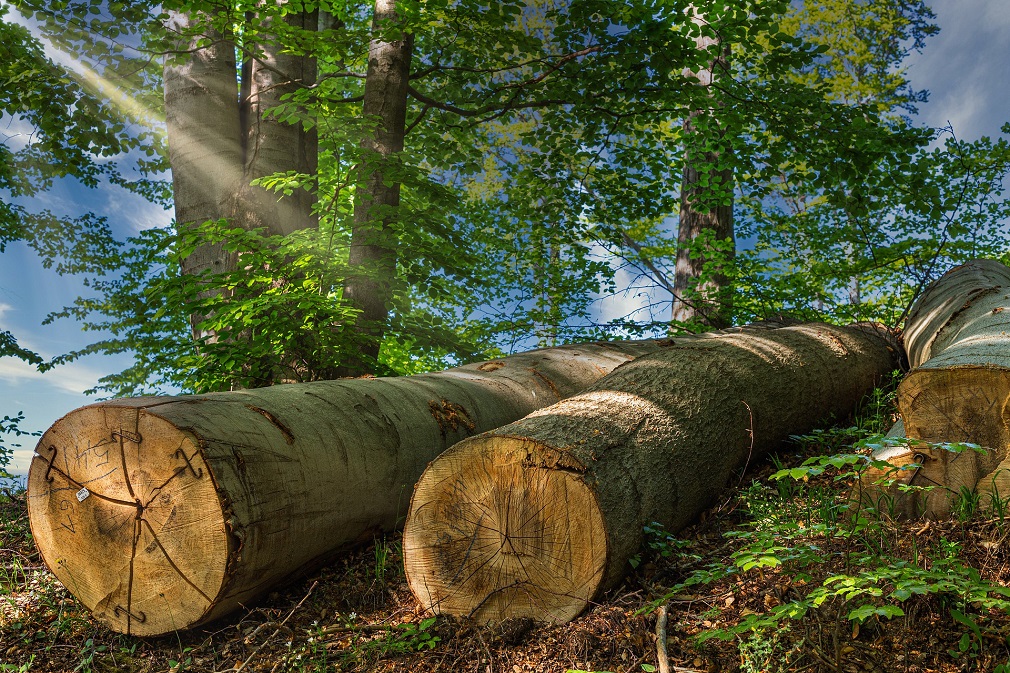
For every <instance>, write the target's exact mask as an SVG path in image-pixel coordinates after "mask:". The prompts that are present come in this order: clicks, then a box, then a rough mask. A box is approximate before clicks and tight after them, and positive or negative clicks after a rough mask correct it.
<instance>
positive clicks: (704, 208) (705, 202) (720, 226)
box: [671, 7, 733, 327]
mask: <svg viewBox="0 0 1010 673" xmlns="http://www.w3.org/2000/svg"><path fill="white" fill-rule="evenodd" d="M689 11H692V12H694V14H693V16H692V19H691V20H692V21H693V22H694V23H695V24H699V25H701V24H704V23H705V19H704V16H702V15H700V14H698V13H697V9H696V8H694V7H691V8H690V10H689ZM717 45H719V40H718V38H716V37H710V36H701V37H698V38H696V39H695V46H696V48H697V49H698V50H699V51H706V52H707V51H709V50H710V49H711V48H712V47H713V46H717ZM727 57H728V54H727V52H726V51H725V50H722V51H720V52H719V56H718V57H715V58H713V61H712V63H711V65H709V66H708V67H707V68H704V69H702V70H700V71H698V72H693V71H690V70H686V71H685V72H684V75H685V76H686V77H692V78H695V79H697V80H698V86H701V87H704V88H705V89H709V88H711V86H712V83H713V81H714V79H715V71H716V69H717V68H722V69H725V68H726V66H727ZM712 114H713V113H712V111H706V112H702V111H701V110H696V111H694V112H692V113H691V114H690V115H689V116H688V118H687V119H686V120H685V121H684V137H685V139H687V144H688V145H689V146H690V145H691V144H700V143H698V141H697V139H692V138H693V136H696V135H698V134H699V133H704V134H705V136H706V139H707V140H708V144H720V143H719V141H718V139H717V138H713V137H712V136H713V130H715V133H716V134H720V133H721V131H719V130H718V124H717V123H716V122H714V121H712V120H709V121H708V124H707V125H706V128H705V130H703V131H702V130H700V129H698V128H697V121H698V120H699V118H700V117H701V116H702V115H708V116H711V115H712ZM719 160H720V152H718V151H711V152H701V153H698V152H694V151H691V150H690V149H685V151H684V178H683V180H682V181H681V185H680V223H679V225H678V228H677V261H676V266H675V270H674V278H673V292H674V298H673V309H672V316H671V317H672V319H673V321H674V322H680V323H692V322H698V323H700V324H701V325H707V326H711V327H726V326H728V325H729V324H730V321H729V319H728V317H727V313H728V312H727V308H728V307H727V306H726V296H725V295H726V291H725V287H726V278H725V276H724V275H722V274H719V273H716V274H714V275H712V276H711V277H709V278H707V279H701V277H702V272H703V269H704V267H705V262H706V261H707V257H706V255H705V254H703V251H698V250H692V248H696V247H697V244H696V243H695V241H696V239H697V238H698V237H699V236H701V235H702V234H703V233H704V232H707V231H711V232H712V237H713V238H714V239H715V240H717V241H725V240H727V239H728V240H729V241H731V242H732V241H733V204H732V201H731V200H730V202H729V203H728V204H727V203H725V199H718V200H716V199H713V198H712V192H713V191H715V190H718V191H719V192H725V194H726V195H727V196H728V198H729V199H732V188H731V185H732V183H733V172H732V171H731V170H729V169H722V170H718V169H714V168H713V167H714V166H717V165H718V163H719ZM702 176H704V177H705V178H706V179H705V180H704V181H703V180H702Z"/></svg>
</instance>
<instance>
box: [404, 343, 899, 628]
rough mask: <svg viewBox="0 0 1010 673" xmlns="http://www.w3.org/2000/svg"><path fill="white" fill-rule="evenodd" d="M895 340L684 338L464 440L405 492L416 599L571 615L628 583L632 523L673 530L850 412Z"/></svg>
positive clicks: (532, 614)
mask: <svg viewBox="0 0 1010 673" xmlns="http://www.w3.org/2000/svg"><path fill="white" fill-rule="evenodd" d="M896 346H897V344H896V343H894V342H893V338H891V337H890V335H889V334H888V333H886V332H885V331H884V330H882V329H881V330H880V331H875V330H873V329H869V328H861V327H837V326H830V325H818V324H812V325H801V326H798V327H786V328H782V329H773V330H758V329H754V328H749V329H748V328H744V329H742V330H740V331H738V332H734V333H726V332H714V333H710V334H705V335H698V336H689V337H680V338H677V339H676V340H675V341H674V343H673V344H672V345H671V346H670V347H669V348H664V349H663V350H661V351H658V352H656V353H653V354H651V355H647V356H643V357H641V358H638V359H636V360H634V361H633V362H630V363H628V364H626V365H624V366H622V367H620V368H618V369H616V370H614V372H613V373H611V374H610V375H608V376H606V377H604V378H602V379H600V380H599V381H598V382H597V383H596V384H595V385H593V386H592V387H591V388H589V389H588V390H587V391H586V392H584V393H582V394H580V395H577V396H575V397H572V398H569V399H567V400H565V401H563V402H560V403H558V404H555V405H553V406H551V407H547V408H545V409H541V410H539V411H536V412H534V413H532V414H530V415H529V416H527V417H526V418H524V419H522V420H520V421H517V422H515V423H511V424H509V425H506V426H504V427H501V428H498V429H497V430H492V431H490V432H487V433H485V434H483V435H478V436H475V437H471V438H469V439H465V440H463V441H462V442H460V443H459V444H457V445H455V446H454V447H452V448H451V449H449V450H448V451H446V452H445V453H443V454H442V455H440V456H439V457H438V458H437V459H435V460H434V461H432V463H431V465H429V466H428V468H427V469H426V470H425V472H424V474H423V475H422V476H421V479H420V481H418V483H417V486H416V487H415V489H414V497H413V499H412V500H411V504H410V510H409V513H408V515H407V522H406V525H405V527H404V536H403V552H404V567H405V569H406V574H407V579H408V582H409V584H410V588H411V590H412V591H413V592H414V595H415V596H416V597H417V599H418V600H419V601H420V602H421V604H422V605H424V606H425V608H427V609H428V610H431V611H432V612H435V613H438V614H452V615H460V616H469V617H473V618H475V619H476V620H478V621H498V620H503V619H507V618H513V617H519V618H522V617H526V618H532V619H534V620H537V621H550V622H565V621H568V620H570V619H573V618H574V617H575V616H576V615H578V614H579V613H580V612H581V611H582V610H583V609H584V608H585V607H586V606H587V605H588V604H589V602H590V601H591V600H593V599H594V598H595V597H596V596H598V595H599V594H600V592H602V591H604V590H606V589H607V588H609V587H612V586H614V584H616V583H617V582H618V581H619V580H620V579H621V577H623V575H624V573H625V571H626V570H627V568H628V559H629V558H630V557H631V556H632V555H633V554H635V553H636V552H637V551H638V550H639V548H640V547H641V544H642V535H643V534H642V529H643V526H646V525H648V524H649V523H650V522H654V521H656V522H659V523H660V524H662V525H663V526H664V527H665V528H666V530H668V531H670V532H675V531H677V530H679V529H680V528H682V527H684V526H686V525H688V524H689V523H690V522H691V521H692V520H693V519H694V518H695V517H696V516H697V515H698V514H699V513H700V512H701V511H703V510H704V509H705V508H706V507H708V506H709V505H710V504H711V503H712V502H713V501H714V500H715V499H716V498H717V497H718V496H719V494H720V493H721V491H722V489H723V487H724V486H725V485H726V484H727V482H728V481H729V479H730V478H731V476H732V475H733V474H734V473H735V472H736V471H737V470H740V469H745V468H746V466H747V465H748V463H750V462H751V461H754V460H756V459H758V458H759V457H760V456H761V455H762V454H764V453H766V452H768V451H770V450H771V449H773V448H775V447H776V446H778V445H779V444H780V443H781V442H783V441H785V440H786V439H788V438H789V436H790V435H792V434H800V433H803V432H807V431H809V430H810V429H811V428H814V427H816V426H817V424H818V423H819V422H822V421H823V420H824V419H825V418H826V417H828V416H830V415H832V414H834V415H836V416H845V415H847V414H849V413H851V412H852V410H853V409H854V408H855V406H856V404H857V403H858V402H859V401H860V399H861V398H862V397H863V395H865V394H866V393H868V392H869V391H870V390H872V388H873V386H874V385H875V383H876V382H877V381H878V380H879V379H880V378H881V377H883V376H884V375H886V374H888V373H890V371H891V368H892V367H894V365H895V362H896V361H897V352H898V349H897V347H896Z"/></svg>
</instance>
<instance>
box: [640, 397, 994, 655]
mask: <svg viewBox="0 0 1010 673" xmlns="http://www.w3.org/2000/svg"><path fill="white" fill-rule="evenodd" d="M890 406H891V402H890V393H888V392H887V391H884V392H881V393H878V395H877V396H875V397H874V398H872V399H871V400H870V403H869V404H868V405H867V407H864V416H863V417H862V418H858V419H857V424H856V425H854V426H852V427H849V428H842V429H838V428H835V429H826V430H819V431H814V432H812V433H810V434H808V435H805V436H801V437H796V438H794V439H795V440H796V441H797V443H798V447H799V449H800V452H801V453H803V454H806V455H808V456H809V455H810V454H811V453H814V454H815V455H812V456H810V457H808V458H806V459H805V460H802V462H800V463H799V464H798V465H793V466H789V465H788V464H787V461H786V460H785V459H782V458H776V459H773V462H774V464H775V468H776V469H775V471H774V472H773V474H772V475H771V476H770V477H769V478H768V479H766V480H755V481H753V482H752V483H751V484H750V485H749V486H746V487H744V488H741V489H740V490H739V492H738V495H737V499H738V503H739V507H738V509H739V510H740V511H742V512H743V516H742V521H740V522H739V523H737V524H736V525H734V526H732V529H731V530H729V531H725V532H724V533H723V535H724V537H725V538H727V544H728V545H729V546H730V548H731V549H732V551H731V552H730V553H728V555H727V556H725V557H724V559H723V560H720V561H713V562H711V563H709V564H708V565H706V566H704V567H701V568H698V569H696V570H694V571H693V572H691V573H689V574H688V575H687V576H686V577H684V578H683V579H682V581H680V582H679V583H678V584H676V585H675V586H674V587H672V588H671V590H670V591H669V592H668V593H666V595H664V596H662V597H661V598H659V599H658V600H657V601H654V602H653V603H652V604H650V606H647V608H644V609H643V611H644V610H645V609H648V607H651V606H655V605H658V604H660V603H662V602H665V601H668V600H670V599H671V598H673V597H675V596H676V595H677V594H680V593H688V589H689V588H691V591H690V593H697V591H698V588H699V587H700V586H705V585H716V584H718V585H719V586H721V587H723V588H722V589H720V590H721V591H725V587H726V585H731V587H730V590H731V591H736V590H737V589H734V588H733V587H737V586H740V587H742V586H745V585H747V584H756V585H758V586H770V585H771V584H773V583H774V584H776V585H780V584H781V583H782V582H785V583H786V585H787V586H788V589H787V590H786V591H784V592H782V595H781V596H780V599H776V600H774V601H771V602H770V603H765V604H764V605H763V606H761V607H762V609H760V610H751V609H747V610H741V611H740V613H739V618H738V619H733V618H730V619H725V620H724V621H723V622H722V623H721V624H715V625H713V626H712V627H711V628H706V629H705V630H703V631H701V632H700V633H699V634H698V635H697V636H696V639H697V641H698V642H699V644H702V643H705V642H706V641H709V640H713V639H715V640H727V641H735V642H736V643H737V646H738V651H739V652H740V653H741V657H742V661H745V662H746V665H747V666H750V669H746V667H745V669H742V670H780V668H781V669H782V670H785V669H787V668H788V665H787V662H786V660H788V659H789V657H790V656H792V655H794V654H796V653H797V652H798V651H799V650H801V649H802V643H803V639H804V638H807V639H808V642H809V638H811V635H810V634H811V630H813V631H816V632H818V633H822V634H823V633H824V632H825V631H827V632H829V633H828V636H827V637H826V642H829V643H833V646H834V650H835V651H834V652H833V653H832V652H827V653H826V654H827V658H828V659H831V658H832V655H833V658H834V661H833V662H832V663H833V664H835V665H836V666H840V665H841V663H842V648H843V646H844V644H845V642H846V641H847V640H848V639H849V638H855V637H856V635H849V634H858V633H859V630H860V628H863V629H864V630H865V629H870V630H873V631H880V630H883V629H885V628H886V626H887V624H888V623H889V622H890V621H891V620H894V619H895V618H901V621H902V624H903V625H904V626H905V627H906V628H909V627H910V626H911V625H912V624H913V622H914V620H915V619H917V615H918V613H919V612H920V609H919V608H921V607H922V606H924V605H926V606H929V607H928V609H929V610H930V611H932V613H933V614H934V615H937V614H939V615H940V617H939V618H938V619H944V620H947V622H948V623H947V626H945V627H940V626H934V628H945V629H946V631H947V633H949V634H953V636H952V637H953V640H952V641H950V642H951V643H953V644H952V645H951V646H949V647H947V646H945V648H944V650H945V651H946V654H947V656H949V657H951V658H952V659H955V660H958V661H960V662H962V663H963V662H969V663H970V662H975V663H978V662H981V661H982V660H983V659H982V658H981V657H983V655H984V654H985V653H986V652H989V654H990V655H991V654H992V653H993V650H992V648H993V647H994V645H993V643H994V642H996V643H1000V642H1005V643H1008V644H1010V640H1007V638H1006V637H1005V635H1004V634H1005V632H1006V629H1000V628H998V623H997V622H999V619H1000V616H1001V615H1002V616H1003V621H1004V622H1005V621H1006V619H1005V616H1006V615H1008V614H1010V587H1007V586H1003V584H1001V583H1000V582H999V581H998V578H994V577H993V575H992V571H991V570H990V571H985V570H983V571H980V570H979V569H978V568H977V567H975V566H976V565H979V564H973V563H972V562H971V560H970V558H969V557H970V554H971V553H977V552H973V551H972V550H975V549H978V548H979V547H978V546H977V542H973V540H977V539H978V538H979V537H981V536H984V535H987V534H988V535H991V537H992V538H993V539H994V540H997V539H998V540H1000V541H1001V540H1002V538H1003V537H1004V536H1005V535H1004V530H1005V526H1006V523H1007V522H1006V520H1005V514H1006V511H1007V506H1006V505H1007V499H1005V498H1004V496H1006V495H1010V494H1002V495H1001V494H999V493H998V492H996V493H994V494H992V495H989V494H983V495H979V493H977V492H975V491H973V490H971V489H963V490H962V491H960V492H952V493H951V494H950V495H951V497H952V502H953V511H952V517H953V520H954V522H956V523H955V524H954V525H953V528H951V530H950V531H949V534H946V535H941V536H937V535H935V534H934V535H926V536H922V537H920V536H919V535H918V534H919V533H921V532H922V531H924V530H928V529H929V527H928V526H926V528H923V526H925V524H924V522H922V521H917V522H902V521H896V520H895V517H894V514H895V507H894V502H893V500H894V497H895V496H894V495H893V493H895V491H897V493H898V494H899V496H901V495H905V494H906V493H908V492H913V493H910V495H912V496H913V497H916V496H919V495H921V494H917V493H914V491H928V490H929V489H930V488H938V487H937V486H933V487H920V486H903V485H902V484H903V483H904V482H907V481H909V479H908V477H909V473H908V472H907V470H915V469H916V468H917V467H918V466H917V465H915V464H913V465H910V466H905V467H904V468H903V469H898V468H895V467H894V466H892V465H890V464H889V463H887V462H885V461H881V460H878V459H876V458H874V455H879V454H880V452H881V451H884V450H887V449H890V448H895V447H901V446H903V445H906V444H907V443H908V441H909V440H906V439H904V438H900V437H887V436H885V435H883V434H881V433H882V432H883V431H885V430H886V429H887V428H888V427H889V426H890V425H891V419H890V418H888V417H887V414H886V412H887V410H889V409H890ZM929 448H930V449H932V450H945V451H950V452H955V453H957V452H962V451H980V450H981V449H980V448H979V447H978V446H976V445H973V444H966V443H951V444H933V445H930V446H929ZM870 470H872V473H870V474H879V475H882V476H880V477H879V479H877V480H876V482H877V484H879V485H881V486H892V488H889V489H883V488H881V489H880V492H882V493H884V495H883V496H881V497H877V498H876V499H874V498H871V497H867V496H868V495H869V493H868V492H866V491H864V484H865V482H872V481H873V478H872V477H870V476H868V474H867V472H868V471H870ZM874 492H876V491H874ZM889 494H892V495H889ZM937 525H938V526H940V525H947V526H948V527H949V524H939V523H938V524H937ZM943 530H944V531H947V529H946V528H944V529H943ZM998 544H999V542H996V541H993V542H991V543H990V545H991V546H992V547H993V548H995V547H997V546H998ZM979 567H982V566H981V565H979ZM769 578H771V579H769ZM912 608H914V609H912ZM790 629H791V630H790ZM789 633H791V634H792V635H791V636H787V635H784V634H789ZM783 638H785V639H784V640H783ZM780 641H781V642H780ZM818 642H821V641H820V640H819V641H818ZM997 647H1003V649H1002V650H1001V651H1000V652H1001V653H1002V655H1003V656H1002V657H1001V656H1000V654H999V653H997V654H996V656H997V657H998V659H999V660H1005V655H1006V654H1007V652H1008V649H1007V647H1006V646H1005V645H1004V646H997ZM987 648H989V649H988V650H987ZM828 649H830V648H828ZM851 650H852V648H848V650H847V651H851ZM773 660H774V661H773ZM776 662H777V663H776ZM966 665H967V664H966ZM971 665H974V664H971ZM769 667H770V668H769ZM839 670H840V669H839Z"/></svg>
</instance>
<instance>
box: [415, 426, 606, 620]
mask: <svg viewBox="0 0 1010 673" xmlns="http://www.w3.org/2000/svg"><path fill="white" fill-rule="evenodd" d="M526 444H527V442H525V441H524V440H522V439H514V438H508V437H493V438H491V439H490V440H489V441H488V442H486V443H484V444H481V445H479V446H478V447H477V451H476V452H460V451H452V450H450V451H449V452H448V453H447V454H443V456H442V458H440V459H439V460H437V461H435V462H433V463H432V465H431V467H430V468H429V470H428V471H427V472H426V473H425V478H424V479H423V480H422V481H421V482H420V483H419V484H418V486H417V490H416V491H415V493H414V502H417V503H422V505H421V506H420V507H419V508H418V509H417V510H415V511H414V512H413V513H412V515H411V523H410V529H409V531H408V532H407V537H406V539H407V540H409V544H410V549H411V551H412V552H413V553H411V554H409V555H407V556H406V558H407V559H408V560H409V563H408V566H407V578H408V580H409V582H410V587H411V589H412V590H413V591H414V593H415V594H416V595H418V596H423V597H425V599H424V600H425V604H426V605H428V606H431V607H433V609H435V610H436V611H439V612H446V613H449V614H466V615H471V616H473V617H475V618H476V619H478V620H479V621H482V622H489V621H503V620H505V619H506V618H532V619H536V620H538V621H543V620H545V619H546V620H547V621H554V622H566V621H569V620H571V619H573V618H574V617H575V616H576V615H577V614H578V613H579V611H581V610H582V607H583V606H584V605H585V603H586V602H588V601H589V600H590V599H591V598H592V596H593V594H594V593H595V592H596V589H597V587H598V586H599V585H600V582H601V581H602V580H603V573H604V570H605V563H604V559H606V552H607V532H606V528H605V527H604V522H603V517H602V515H601V513H600V508H599V505H598V504H597V502H596V496H595V494H594V493H593V491H592V490H591V489H589V488H588V487H587V486H586V485H585V484H584V483H583V482H582V480H581V479H579V478H578V477H577V476H576V475H575V474H574V473H573V472H571V471H568V470H566V469H565V466H564V460H565V456H564V455H563V454H560V453H558V452H556V451H555V452H553V454H554V459H555V460H554V465H553V466H552V467H550V468H549V467H547V466H546V465H544V464H543V463H542V462H539V463H538V462H533V461H531V460H530V455H532V454H538V455H545V454H546V455H550V454H551V453H552V450H551V449H550V447H547V446H530V447H527V446H526ZM440 523H441V524H442V525H440Z"/></svg>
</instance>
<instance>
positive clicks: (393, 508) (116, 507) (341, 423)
mask: <svg viewBox="0 0 1010 673" xmlns="http://www.w3.org/2000/svg"><path fill="white" fill-rule="evenodd" d="M663 346H664V342H660V341H640V342H625V343H596V344H592V343H589V344H578V345H572V346H563V347H560V348H553V349H544V350H538V351H532V352H529V353H523V354H520V355H515V356H512V357H508V358H502V359H500V360H494V361H489V362H483V363H475V364H470V365H466V366H463V367H458V368H456V369H451V370H448V371H445V372H439V373H436V374H423V375H419V376H410V377H406V376H405V377H395V378H387V379H355V380H342V381H319V382H315V383H301V384H292V385H285V386H273V387H270V388H261V389H257V390H247V391H240V392H229V393H214V394H209V395H194V396H186V397H147V398H137V399H127V400H115V401H110V402H103V403H99V404H96V405H92V406H88V407H84V408H82V409H78V410H76V411H74V412H72V413H70V414H68V415H67V416H65V417H64V418H62V419H60V420H59V421H57V422H56V423H55V424H54V425H53V427H52V428H50V429H49V430H48V431H47V432H46V433H45V435H43V437H42V438H41V440H40V443H39V445H38V447H37V449H36V451H37V453H38V455H37V456H36V457H35V459H34V460H33V462H32V466H31V469H30V474H29V486H28V489H29V494H30V495H29V502H30V505H29V518H30V520H31V525H32V530H33V533H34V535H35V540H36V542H37V544H38V546H39V549H40V550H41V552H42V556H43V558H44V559H45V562H46V563H47V564H48V566H49V567H50V568H51V569H52V570H53V572H54V573H55V574H56V576H57V577H58V578H59V579H60V581H61V582H63V584H64V586H66V587H67V589H68V590H69V591H70V592H71V593H73V594H74V595H75V596H77V598H79V599H80V600H81V602H82V603H83V604H84V605H85V606H86V607H87V608H88V609H89V610H92V611H93V613H94V615H95V617H96V618H98V619H99V620H101V621H102V622H104V623H105V624H107V625H108V626H109V627H110V628H113V629H115V630H118V631H123V632H127V633H133V634H136V635H157V634H161V633H166V632H169V631H173V630H177V629H182V628H186V627H189V626H193V625H195V624H199V623H203V622H206V621H209V620H211V619H213V618H215V617H218V616H221V615H223V614H225V613H227V612H228V611H230V610H233V609H235V608H237V607H239V606H240V605H242V604H245V603H247V602H248V601H251V600H253V599H255V598H256V597H257V596H258V595H260V594H262V593H264V592H266V591H269V590H270V589H271V587H273V586H275V585H276V584H277V583H279V582H283V581H285V580H287V579H289V578H291V576H292V575H297V574H299V573H301V572H306V571H308V570H311V569H312V568H313V567H315V566H317V565H318V564H320V563H322V562H324V561H325V560H327V559H328V558H330V557H331V556H332V554H333V553H335V552H337V551H339V550H341V549H343V548H346V547H347V546H349V545H352V544H354V543H356V542H360V541H363V540H371V539H372V536H373V535H374V534H376V533H377V532H380V531H388V530H391V529H393V528H394V527H396V526H398V525H399V523H400V522H401V521H402V516H403V515H404V514H405V513H406V510H407V503H408V501H409V498H410V488H411V487H412V486H413V484H414V483H415V482H416V481H417V478H418V476H420V474H421V472H422V471H423V470H424V468H425V466H426V465H427V464H428V461H430V460H431V459H433V458H434V457H435V456H436V455H438V454H439V453H440V452H441V451H443V450H444V449H446V448H447V447H449V446H451V445H452V444H454V443H455V442H457V441H459V440H460V439H463V438H464V437H467V436H469V435H471V434H473V433H476V432H483V431H485V430H489V429H491V428H494V427H498V426H500V425H503V424H505V423H509V422H511V421H514V420H516V419H518V418H522V417H523V416H524V415H526V414H528V413H530V412H531V411H534V410H535V409H539V408H541V407H544V406H547V405H549V404H553V403H554V402H557V401H558V400H559V399H561V398H563V397H566V396H569V395H572V394H575V393H577V392H579V391H580V390H582V389H584V388H585V387H586V386H588V385H590V384H591V383H593V382H594V381H596V380H598V379H599V378H601V377H602V376H604V375H605V374H607V373H608V372H610V371H611V370H613V369H614V368H615V367H617V366H619V365H621V364H623V363H625V362H627V361H628V360H631V359H632V358H634V357H637V356H639V355H644V354H647V353H652V352H655V351H657V350H658V349H660V348H662V347H663ZM75 493H76V494H77V495H76V497H75Z"/></svg>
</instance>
